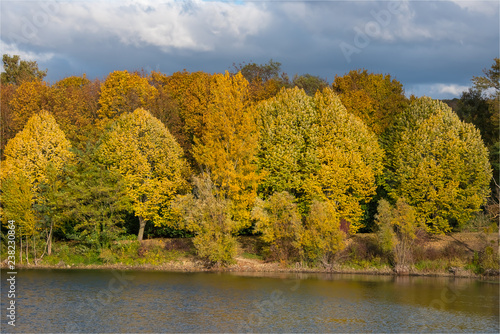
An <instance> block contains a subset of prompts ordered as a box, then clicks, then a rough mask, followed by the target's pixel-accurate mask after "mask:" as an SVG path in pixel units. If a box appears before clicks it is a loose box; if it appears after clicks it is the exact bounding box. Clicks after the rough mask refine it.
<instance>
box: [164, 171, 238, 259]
mask: <svg viewBox="0 0 500 334" xmlns="http://www.w3.org/2000/svg"><path fill="white" fill-rule="evenodd" d="M193 184H194V189H193V194H188V195H184V196H180V197H178V198H177V200H176V201H175V202H174V203H173V204H172V207H173V209H174V210H175V211H176V212H177V213H178V214H179V216H180V217H182V222H181V223H180V226H179V227H181V228H185V229H187V230H190V231H192V232H194V233H195V235H196V236H195V237H194V239H193V244H194V246H195V248H196V252H197V255H198V256H200V257H201V258H203V259H205V260H206V261H207V262H208V263H209V264H210V265H214V266H226V265H228V264H231V263H233V262H234V257H235V256H236V239H235V238H234V236H233V235H234V234H236V233H237V232H238V230H239V226H240V225H239V223H238V222H237V221H234V220H233V219H232V214H231V207H232V205H231V201H230V200H229V199H227V198H225V197H223V196H222V195H221V192H220V191H219V189H217V186H216V185H215V184H214V183H213V182H212V180H211V178H210V177H209V176H208V175H205V176H204V177H202V178H198V177H194V178H193Z"/></svg>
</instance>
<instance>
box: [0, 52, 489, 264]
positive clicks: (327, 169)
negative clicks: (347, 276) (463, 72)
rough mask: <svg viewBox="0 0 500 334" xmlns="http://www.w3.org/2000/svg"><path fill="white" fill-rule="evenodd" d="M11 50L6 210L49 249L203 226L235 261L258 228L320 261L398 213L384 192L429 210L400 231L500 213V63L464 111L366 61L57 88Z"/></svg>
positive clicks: (118, 74)
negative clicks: (327, 68)
mask: <svg viewBox="0 0 500 334" xmlns="http://www.w3.org/2000/svg"><path fill="white" fill-rule="evenodd" d="M3 61H4V72H3V73H2V80H1V83H0V85H1V86H0V88H1V89H0V91H1V124H2V127H1V140H0V150H1V171H0V180H1V185H0V196H1V197H0V199H1V218H2V223H3V224H4V225H6V224H7V222H8V220H10V219H15V220H16V221H18V222H19V223H20V224H21V225H22V227H23V229H22V231H21V232H20V237H25V238H26V240H28V238H29V240H32V241H30V242H31V244H30V245H31V247H32V250H31V252H32V254H35V255H34V256H35V258H36V254H37V252H38V254H40V253H42V252H43V251H45V250H47V251H48V252H49V253H50V251H51V250H50V245H51V243H52V239H54V238H56V239H58V240H75V241H78V242H81V243H84V244H86V245H88V246H89V247H96V248H102V247H107V245H109V244H110V242H112V241H116V240H119V239H123V238H127V236H129V235H134V234H135V235H137V238H138V239H139V240H142V238H145V237H148V238H151V237H170V236H174V235H175V236H179V235H181V236H182V235H183V236H187V235H190V236H195V239H194V244H195V247H196V249H197V252H198V254H199V256H200V257H202V258H204V259H206V260H207V261H208V262H210V263H212V264H216V265H226V264H229V263H231V262H232V259H233V257H234V254H235V252H236V247H237V245H236V240H235V239H234V237H235V236H237V235H241V234H246V235H258V236H260V238H262V241H263V243H264V244H265V245H266V247H268V249H269V250H274V251H276V252H278V253H277V254H278V255H277V257H278V258H279V259H281V260H287V259H289V258H293V257H295V258H297V257H298V258H302V259H305V260H306V261H317V260H318V259H324V258H328V259H331V258H332V256H333V255H334V254H335V252H337V251H338V250H340V249H342V248H343V247H344V242H345V240H346V238H348V237H349V236H351V235H353V234H355V233H357V232H359V231H360V230H363V231H376V230H377V226H382V225H380V224H379V222H380V221H383V219H382V218H380V217H382V216H381V215H380V212H379V215H377V216H376V215H375V214H374V213H373V210H374V208H375V210H376V208H377V205H378V204H379V203H381V205H379V206H378V207H379V210H385V211H384V212H389V211H390V210H392V209H391V208H393V207H394V208H396V209H394V210H398V208H404V210H405V211H404V212H411V215H406V214H404V215H401V217H406V216H408V217H410V216H411V219H410V221H409V222H406V221H405V222H399V221H398V224H393V225H390V224H389V225H384V226H385V227H384V228H386V227H387V226H396V227H398V226H399V227H398V228H400V227H401V226H403V223H407V224H411V225H412V226H413V227H412V229H411V230H412V231H414V229H416V228H417V227H418V228H421V229H423V230H425V231H427V232H428V233H438V234H439V233H445V232H448V231H451V230H459V229H460V228H462V227H463V226H464V225H466V224H468V223H469V222H470V221H471V220H473V219H474V218H475V217H476V216H477V215H479V214H483V215H490V216H491V217H493V218H494V217H495V212H493V211H492V209H491V207H490V206H488V205H487V204H488V203H491V201H493V202H494V201H495V198H497V197H498V185H497V183H496V182H494V178H492V162H493V159H494V158H495V157H498V119H496V121H495V120H494V116H495V115H498V103H495V101H496V102H498V59H496V60H495V64H494V65H493V66H492V69H491V70H489V71H485V77H475V78H474V79H473V82H474V85H475V86H474V87H475V88H474V90H471V91H470V92H468V93H464V95H463V96H462V99H461V102H460V112H459V113H458V114H457V113H455V111H453V110H452V109H451V108H450V107H449V106H448V105H446V104H445V103H443V102H441V101H438V100H432V99H431V98H428V97H421V98H416V97H413V96H412V97H411V98H408V97H406V96H405V93H404V88H403V85H402V84H401V83H399V82H398V81H397V80H396V79H395V78H393V77H391V76H390V75H388V74H377V73H370V72H368V71H367V70H365V69H363V70H356V71H351V72H349V73H347V74H345V75H343V76H340V75H337V76H336V77H335V80H334V81H333V82H332V83H328V82H327V81H326V80H325V79H322V78H320V77H317V76H313V75H310V74H304V75H300V76H298V75H295V76H294V77H293V79H292V80H290V78H289V77H288V75H287V74H286V73H282V72H281V64H280V63H279V62H275V61H273V60H271V61H270V62H269V63H268V64H261V65H259V64H255V63H250V64H246V65H245V64H240V65H235V66H234V71H232V72H229V71H227V72H225V73H214V74H210V73H205V72H193V73H190V72H187V71H185V70H184V71H180V72H177V73H174V74H172V75H166V74H163V73H159V72H152V73H144V72H141V71H137V72H128V71H115V72H112V73H110V74H109V75H108V76H107V77H106V78H105V79H104V80H99V79H94V80H91V79H89V78H87V77H86V76H85V75H83V76H81V77H78V76H72V77H67V78H64V79H62V80H60V81H58V82H56V83H54V84H49V83H47V82H45V81H43V80H44V78H45V75H46V71H41V70H39V69H38V66H37V64H36V62H30V61H23V60H20V58H19V56H13V57H11V56H8V55H4V57H3ZM472 101H476V102H477V103H475V102H474V103H473V102H472ZM486 111H487V112H488V115H487V116H484V115H483V114H481V115H479V114H478V113H480V112H486ZM495 134H496V137H495ZM495 138H496V139H495ZM493 167H494V168H495V172H496V171H498V163H497V162H495V164H493ZM495 177H496V178H497V180H498V176H497V175H496V174H495ZM491 194H493V195H491ZM495 196H496V197H495ZM488 208H490V211H488ZM401 210H402V209H401ZM95 212H99V213H100V214H95ZM496 214H498V213H496ZM376 217H379V218H376ZM398 217H399V216H398ZM398 219H399V218H398ZM401 219H403V220H404V218H401ZM377 224H379V225H377ZM497 224H498V222H497ZM405 226H406V225H405ZM389 228H392V227H389ZM412 233H413V232H412ZM37 239H38V240H40V241H43V247H42V248H41V249H38V250H37V249H36V247H37V245H38V244H40V243H38V244H37V242H36V240H37Z"/></svg>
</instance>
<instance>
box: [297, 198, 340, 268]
mask: <svg viewBox="0 0 500 334" xmlns="http://www.w3.org/2000/svg"><path fill="white" fill-rule="evenodd" d="M344 239H345V234H344V232H342V231H341V230H340V219H339V217H338V215H337V213H336V211H335V208H334V207H333V205H332V204H331V203H330V202H319V201H313V203H312V205H311V208H310V210H309V215H308V216H307V219H306V223H305V229H304V230H303V233H302V235H301V246H302V248H303V251H304V255H305V257H306V259H307V260H308V261H310V262H313V263H314V262H317V261H318V260H320V259H321V260H322V261H323V262H324V264H329V263H330V262H331V260H332V259H333V257H334V256H335V254H336V253H337V252H338V251H340V250H342V249H343V248H344V247H345V244H344Z"/></svg>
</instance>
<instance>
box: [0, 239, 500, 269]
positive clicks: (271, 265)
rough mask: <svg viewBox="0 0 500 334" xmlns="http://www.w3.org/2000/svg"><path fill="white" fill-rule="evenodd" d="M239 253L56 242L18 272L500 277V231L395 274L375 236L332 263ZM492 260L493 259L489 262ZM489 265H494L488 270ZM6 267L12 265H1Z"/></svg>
mask: <svg viewBox="0 0 500 334" xmlns="http://www.w3.org/2000/svg"><path fill="white" fill-rule="evenodd" d="M239 244H240V249H239V252H238V256H237V257H236V258H235V263H234V264H231V265H229V266H227V267H220V268H214V267H207V265H206V263H205V262H204V261H202V260H200V259H199V258H197V257H196V256H195V252H194V248H193V245H192V242H191V240H190V239H188V238H186V239H151V240H143V241H142V242H138V241H130V240H126V241H121V242H119V243H116V244H115V245H113V247H111V249H106V250H102V251H101V252H99V253H97V252H92V251H91V250H88V249H84V248H82V246H81V245H78V247H77V246H76V245H71V244H68V243H56V244H55V245H54V251H53V254H52V255H51V256H45V257H44V258H43V259H41V260H39V261H38V263H37V265H34V264H33V263H30V264H26V261H24V263H22V264H21V263H17V264H16V268H17V269H38V268H40V269H42V268H43V269H117V270H161V271H183V272H207V271H218V272H252V273H339V274H340V273H341V274H372V275H415V276H447V277H472V278H481V277H485V276H490V277H491V276H493V277H495V279H498V233H489V234H485V233H456V234H453V235H440V236H432V237H427V239H426V240H420V242H417V243H416V244H415V246H414V249H413V259H414V263H413V265H411V266H408V267H406V268H404V270H399V271H398V272H396V271H395V270H394V268H393V266H391V265H390V263H389V261H388V259H387V258H384V257H383V256H381V254H380V253H378V251H377V247H376V237H375V236H374V235H373V234H358V235H356V236H354V237H352V238H350V239H349V240H348V242H347V245H346V248H345V249H344V250H343V251H342V252H340V253H339V254H338V255H337V258H336V260H335V261H334V262H333V264H327V265H324V264H318V265H315V266H314V265H310V264H305V263H300V262H295V263H279V262H272V261H265V260H264V259H263V257H262V255H261V254H262V245H261V244H260V242H259V240H258V238H256V237H240V238H239ZM488 247H489V248H490V249H494V250H495V248H496V252H494V253H493V256H494V258H493V261H495V259H496V261H497V263H496V265H497V267H496V268H495V264H494V263H493V265H491V264H488V265H487V266H486V267H485V268H481V267H479V266H480V265H481V264H480V263H479V262H478V259H479V256H480V254H482V253H484V252H485V249H486V248H488ZM489 261H490V262H491V259H490V260H489ZM488 266H490V267H492V268H489V267H488ZM1 267H2V268H4V269H5V268H6V267H7V262H6V261H2V263H1Z"/></svg>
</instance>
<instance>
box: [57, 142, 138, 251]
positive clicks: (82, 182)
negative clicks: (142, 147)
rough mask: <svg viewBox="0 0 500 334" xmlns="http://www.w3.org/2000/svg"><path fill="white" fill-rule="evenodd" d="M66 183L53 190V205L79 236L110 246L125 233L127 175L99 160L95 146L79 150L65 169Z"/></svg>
mask: <svg viewBox="0 0 500 334" xmlns="http://www.w3.org/2000/svg"><path fill="white" fill-rule="evenodd" d="M63 176H64V184H63V185H62V186H61V187H60V188H59V189H57V190H56V191H55V192H53V196H52V198H51V200H52V201H51V203H48V204H49V205H51V206H52V207H53V208H54V210H53V211H56V212H52V214H53V215H54V214H55V215H58V216H59V217H58V218H59V219H61V220H62V221H65V222H67V223H69V224H70V225H71V226H72V229H74V230H75V232H76V233H77V236H78V237H77V238H78V240H80V241H82V242H85V243H87V244H88V245H90V246H91V247H95V248H97V249H101V248H106V247H109V245H110V244H111V242H112V241H113V240H116V238H117V237H118V236H119V235H120V234H122V233H124V228H123V219H124V214H125V212H126V211H127V210H129V209H130V206H131V203H130V198H129V197H128V196H127V192H126V187H125V183H124V178H123V177H122V176H121V175H120V173H119V172H118V171H117V170H114V169H108V168H106V166H104V165H102V164H100V163H99V162H98V161H96V159H95V157H94V156H93V152H92V150H90V151H89V152H81V151H80V152H79V154H78V156H77V159H75V162H74V163H71V164H68V165H67V166H66V168H65V170H64V173H63Z"/></svg>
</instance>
